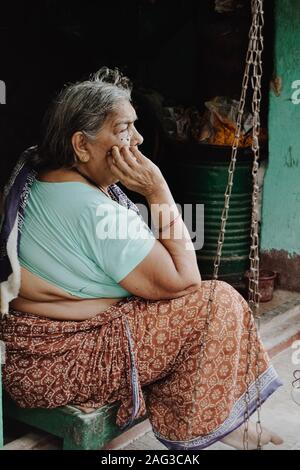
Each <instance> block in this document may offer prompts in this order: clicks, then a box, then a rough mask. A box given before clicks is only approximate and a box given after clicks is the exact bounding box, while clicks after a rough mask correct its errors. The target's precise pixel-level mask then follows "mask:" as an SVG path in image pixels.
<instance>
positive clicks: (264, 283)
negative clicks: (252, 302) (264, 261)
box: [245, 270, 278, 302]
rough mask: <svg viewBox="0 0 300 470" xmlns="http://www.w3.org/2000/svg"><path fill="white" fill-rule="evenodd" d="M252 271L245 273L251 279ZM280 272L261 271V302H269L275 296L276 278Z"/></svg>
mask: <svg viewBox="0 0 300 470" xmlns="http://www.w3.org/2000/svg"><path fill="white" fill-rule="evenodd" d="M249 275H250V271H247V272H246V273H245V278H246V280H247V281H249ZM277 275H278V273H277V272H276V271H265V270H261V271H259V293H260V302H269V301H270V300H272V298H273V293H274V286H275V280H276V278H277Z"/></svg>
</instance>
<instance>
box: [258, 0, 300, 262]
mask: <svg viewBox="0 0 300 470" xmlns="http://www.w3.org/2000/svg"><path fill="white" fill-rule="evenodd" d="M266 1H268V0H266ZM274 59H275V64H274V65H275V73H276V75H277V76H279V77H281V78H282V90H281V94H280V96H276V95H275V94H274V93H273V92H272V91H271V96H270V115H269V134H270V135H269V138H270V153H269V165H268V169H267V172H266V175H265V180H264V193H263V213H262V221H263V222H262V233H261V249H262V250H265V251H266V250H272V249H274V250H285V251H286V252H287V253H288V255H290V256H292V255H295V254H300V103H299V104H293V102H292V97H293V93H294V97H295V98H298V99H299V101H300V91H298V93H297V89H298V90H300V1H299V0H276V9H275V57H274ZM296 80H298V81H299V83H298V88H297V89H292V84H293V83H294V82H295V81H296Z"/></svg>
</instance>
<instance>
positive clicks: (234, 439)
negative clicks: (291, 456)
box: [221, 421, 283, 450]
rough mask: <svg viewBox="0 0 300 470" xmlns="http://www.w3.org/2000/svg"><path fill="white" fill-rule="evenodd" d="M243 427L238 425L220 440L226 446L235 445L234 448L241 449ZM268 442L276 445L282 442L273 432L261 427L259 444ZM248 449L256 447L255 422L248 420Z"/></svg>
mask: <svg viewBox="0 0 300 470" xmlns="http://www.w3.org/2000/svg"><path fill="white" fill-rule="evenodd" d="M244 429H245V427H244V425H242V426H240V427H239V428H238V429H236V430H235V431H233V432H231V433H230V434H228V435H227V436H225V437H224V439H222V440H221V442H223V444H227V445H228V446H232V447H235V448H236V449H239V450H243V449H244V444H243V438H244ZM270 443H272V444H274V445H277V446H278V445H280V444H282V443H283V439H282V438H281V437H280V436H278V435H277V434H275V433H274V432H272V431H269V430H268V429H265V428H263V432H262V436H261V446H265V445H267V444H270ZM248 449H249V450H253V449H257V432H256V423H253V422H251V421H249V428H248Z"/></svg>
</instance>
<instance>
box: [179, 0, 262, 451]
mask: <svg viewBox="0 0 300 470" xmlns="http://www.w3.org/2000/svg"><path fill="white" fill-rule="evenodd" d="M251 7H252V24H251V28H250V31H249V44H248V50H247V55H246V63H245V70H244V76H243V81H242V90H241V95H240V100H239V106H238V113H237V120H236V130H235V136H234V141H233V145H232V149H231V158H230V163H229V167H228V181H227V186H226V190H225V194H224V207H223V210H222V215H221V227H220V232H219V237H218V242H217V251H216V256H215V259H214V270H213V279H212V280H211V282H210V291H209V298H208V303H207V315H206V319H205V325H204V328H203V331H202V337H201V343H200V357H199V359H198V361H199V362H198V365H200V364H201V363H202V359H203V356H204V349H205V348H204V346H205V342H206V339H207V335H208V330H209V324H210V319H211V309H212V302H213V300H214V295H215V289H216V281H217V279H218V274H219V267H220V263H221V257H222V249H223V245H224V240H225V231H226V223H227V220H228V212H229V204H230V198H231V194H232V188H233V177H234V172H235V167H236V161H237V152H238V147H239V142H240V136H241V128H242V118H243V115H244V109H245V103H246V97H247V91H248V86H249V77H250V70H251V66H252V67H253V77H252V79H251V84H252V88H253V103H252V111H253V130H252V136H253V143H252V151H253V168H252V177H253V194H252V216H251V248H250V255H249V258H250V279H249V306H250V308H251V312H252V314H253V316H255V317H258V315H257V313H258V307H259V291H258V280H259V254H258V247H259V238H258V209H257V202H258V195H259V186H258V173H257V172H258V168H259V164H258V161H259V157H260V147H259V132H260V118H259V115H260V103H261V77H262V60H261V55H262V52H263V35H262V28H263V25H264V12H263V0H252V2H251ZM258 326H259V325H258ZM257 341H258V336H257V334H256V331H255V322H254V321H253V318H251V319H250V322H249V337H248V344H247V368H246V392H245V406H246V410H245V413H244V421H245V429H244V436H243V445H244V449H246V450H247V449H248V442H249V436H248V429H249V417H250V412H249V405H250V394H249V386H250V383H251V377H250V374H249V372H250V364H251V353H252V347H253V346H254V347H255V350H256V366H255V375H256V376H255V384H256V390H257V412H258V419H257V424H256V426H257V434H258V443H257V448H258V449H261V434H262V427H261V419H260V406H261V398H260V384H259V362H258V355H259V352H258V343H257ZM198 370H199V376H200V367H198ZM199 383H200V379H199V380H198V381H197V382H196V384H195V390H196V391H197V386H198V384H199ZM195 402H196V397H194V400H193V406H192V412H191V416H190V418H191V421H192V420H193V419H195ZM189 430H190V433H189V434H191V427H189ZM190 439H191V435H190V436H189V439H188V440H190Z"/></svg>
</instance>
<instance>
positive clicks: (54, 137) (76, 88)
mask: <svg viewBox="0 0 300 470" xmlns="http://www.w3.org/2000/svg"><path fill="white" fill-rule="evenodd" d="M121 100H128V101H131V83H130V81H129V79H128V78H127V77H125V76H123V75H122V74H121V72H120V71H119V70H118V69H117V68H115V69H109V68H107V67H102V68H101V69H100V70H98V72H96V73H95V74H93V75H91V76H90V78H89V80H86V81H84V82H77V83H74V84H70V85H67V86H66V87H65V88H63V90H62V91H61V92H60V93H59V95H58V97H57V98H56V99H55V100H54V101H53V103H52V104H51V106H50V108H49V109H48V111H47V112H46V115H45V118H44V126H43V127H44V132H43V136H42V141H41V144H40V146H39V152H38V155H37V156H36V157H35V160H34V161H31V162H30V163H31V164H32V166H34V167H35V168H48V169H57V168H62V167H64V168H72V167H74V166H76V164H77V158H76V155H75V152H74V149H73V145H72V141H71V139H72V136H73V134H74V133H75V132H78V131H81V132H82V133H83V134H84V135H86V137H88V138H90V139H93V138H95V136H96V134H97V133H98V132H99V130H100V129H101V127H102V126H103V124H104V122H105V120H106V119H107V117H108V116H109V115H110V114H111V113H113V112H114V110H115V109H116V107H117V104H118V102H119V101H121Z"/></svg>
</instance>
